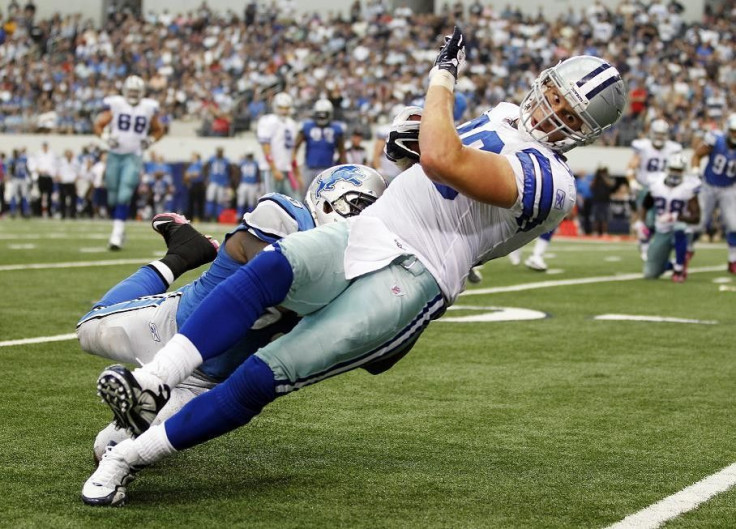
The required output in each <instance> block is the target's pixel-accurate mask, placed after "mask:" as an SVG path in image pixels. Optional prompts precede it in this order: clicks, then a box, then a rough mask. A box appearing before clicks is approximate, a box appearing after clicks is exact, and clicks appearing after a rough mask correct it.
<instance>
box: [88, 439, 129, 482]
mask: <svg viewBox="0 0 736 529" xmlns="http://www.w3.org/2000/svg"><path fill="white" fill-rule="evenodd" d="M114 448H115V447H113V446H107V447H105V453H104V454H102V459H101V460H100V466H98V467H97V470H96V471H95V476H94V481H93V483H94V484H95V485H100V486H110V484H111V483H114V484H118V485H122V483H123V480H124V479H125V477H126V476H127V475H128V474H130V473H131V471H132V469H131V467H130V466H129V465H128V463H126V462H125V459H123V457H122V456H120V455H118V454H116V453H113V449H114Z"/></svg>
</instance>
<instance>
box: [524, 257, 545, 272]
mask: <svg viewBox="0 0 736 529" xmlns="http://www.w3.org/2000/svg"><path fill="white" fill-rule="evenodd" d="M524 264H525V265H526V266H527V268H531V269H532V270H536V271H537V272H546V271H547V263H545V262H544V259H542V258H541V257H538V256H536V255H530V256H529V257H527V259H526V261H524Z"/></svg>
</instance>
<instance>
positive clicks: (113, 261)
mask: <svg viewBox="0 0 736 529" xmlns="http://www.w3.org/2000/svg"><path fill="white" fill-rule="evenodd" d="M145 262H146V259H145V258H141V259H111V260H108V261H75V262H73V263H37V264H17V265H3V266H0V272H11V271H13V270H44V269H47V268H84V267H86V266H115V265H126V264H140V263H145Z"/></svg>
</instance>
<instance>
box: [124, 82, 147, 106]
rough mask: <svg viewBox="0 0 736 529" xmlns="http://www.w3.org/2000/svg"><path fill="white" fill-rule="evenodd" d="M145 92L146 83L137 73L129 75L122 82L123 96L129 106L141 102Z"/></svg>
mask: <svg viewBox="0 0 736 529" xmlns="http://www.w3.org/2000/svg"><path fill="white" fill-rule="evenodd" d="M145 92H146V83H145V82H144V81H143V79H141V78H140V77H138V76H137V75H131V76H129V77H127V78H126V79H125V82H124V83H123V97H124V98H125V100H126V101H127V102H128V104H129V105H130V106H133V107H134V106H136V105H137V104H138V103H140V102H141V99H143V96H144V95H145Z"/></svg>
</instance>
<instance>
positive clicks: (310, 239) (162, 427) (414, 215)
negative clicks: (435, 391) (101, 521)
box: [82, 28, 626, 505]
mask: <svg viewBox="0 0 736 529" xmlns="http://www.w3.org/2000/svg"><path fill="white" fill-rule="evenodd" d="M464 59H465V46H464V42H463V36H462V33H461V32H460V31H459V30H458V29H457V28H456V29H455V31H454V32H453V35H452V36H451V37H449V38H447V40H446V43H445V45H444V46H443V48H442V49H441V51H440V53H439V55H438V57H437V60H436V61H435V66H434V68H432V70H431V72H430V77H429V87H428V89H427V97H426V102H425V107H424V117H423V118H422V122H421V126H420V133H419V147H420V153H421V158H420V162H419V164H415V165H413V166H412V167H411V168H409V169H408V170H406V171H404V172H403V173H401V174H400V175H399V176H398V177H396V179H394V181H393V182H392V183H391V184H390V185H389V187H388V189H387V190H386V192H385V193H384V194H383V196H382V197H381V198H379V199H378V200H377V201H376V202H375V203H374V204H373V205H371V206H369V207H368V208H366V209H365V211H364V212H363V213H362V214H361V215H359V216H357V217H353V218H351V219H349V220H348V221H347V222H338V223H333V224H329V225H325V226H320V227H318V228H316V229H314V230H310V231H306V232H302V233H295V234H292V235H289V236H288V237H285V238H284V239H282V240H281V241H280V242H278V243H276V244H274V245H272V246H271V247H269V248H267V249H266V250H264V251H263V252H261V253H260V254H259V255H258V256H257V257H256V258H254V259H253V260H251V261H250V262H249V263H248V264H247V265H245V266H243V267H242V268H240V269H239V270H238V271H237V272H236V273H235V274H233V275H232V276H230V277H229V278H228V279H226V280H225V281H223V282H222V283H221V284H220V285H219V286H218V287H217V288H216V289H215V290H213V291H212V292H211V293H210V295H209V296H207V298H205V299H204V300H203V301H202V303H201V304H200V305H199V306H198V307H197V309H195V311H194V313H192V315H191V316H190V317H189V319H188V320H187V321H186V322H185V323H184V325H183V326H182V327H181V328H180V329H179V332H178V334H177V335H175V336H174V337H173V338H172V339H171V341H169V343H168V344H167V345H166V346H164V347H163V348H162V349H161V350H160V351H159V352H158V353H157V354H156V356H155V357H154V359H153V361H152V362H151V363H149V364H147V365H145V366H143V367H141V368H138V369H136V370H135V371H133V372H131V371H128V370H127V369H125V368H124V367H123V366H112V367H110V368H108V369H107V370H105V371H103V373H102V374H101V375H100V378H99V379H98V384H99V388H100V391H101V393H103V394H106V395H110V396H111V398H110V399H108V400H107V403H108V405H109V406H110V407H111V408H112V409H113V411H114V413H115V414H116V416H119V417H122V418H123V419H124V420H125V422H126V425H127V426H128V427H130V428H134V427H136V426H138V427H139V426H141V425H143V424H144V423H146V422H149V423H150V419H151V418H152V417H154V416H155V415H156V413H157V410H158V408H159V407H160V406H162V405H163V403H165V402H166V396H167V393H168V388H170V387H173V386H176V384H178V383H179V382H180V381H181V380H183V377H186V376H188V375H189V374H190V373H191V372H192V371H193V370H194V369H195V368H196V367H197V366H198V365H200V364H201V363H202V362H203V361H204V360H206V359H208V358H213V357H216V356H218V355H219V354H221V353H222V352H224V351H225V350H226V349H227V348H228V347H230V345H231V344H233V343H235V342H237V340H239V339H240V337H241V336H242V334H243V331H244V330H245V329H248V328H249V327H250V326H251V325H252V324H253V322H254V321H255V320H256V319H257V318H258V317H259V316H260V315H261V314H262V313H263V311H264V310H265V309H266V308H267V307H271V306H275V305H281V306H284V307H286V308H289V309H290V310H293V311H294V312H296V313H297V314H300V315H302V316H303V317H302V319H301V321H300V322H299V323H298V324H297V326H296V327H294V329H293V330H292V331H291V332H290V333H288V334H286V335H284V336H282V337H280V338H278V339H276V340H274V341H273V342H271V343H269V344H268V345H266V346H265V347H263V348H262V349H260V350H259V351H258V352H257V353H256V354H254V355H252V356H251V357H250V358H249V359H248V360H246V361H245V363H243V364H242V365H241V366H240V367H239V368H238V369H237V370H236V371H235V372H234V373H233V374H232V375H231V376H230V377H229V378H228V379H227V380H226V381H225V382H223V383H222V384H220V385H219V386H217V387H216V388H215V389H214V390H212V391H210V392H208V393H205V394H204V395H201V396H199V397H197V398H195V399H193V400H192V401H190V402H189V403H188V404H187V405H186V406H185V407H184V408H183V409H182V410H181V411H180V412H179V413H177V414H176V415H174V416H173V417H170V418H169V419H167V420H166V421H164V422H163V423H162V424H159V425H155V426H153V427H150V428H148V429H146V430H145V431H144V432H143V433H142V434H141V435H139V436H138V437H137V438H136V439H135V440H129V441H124V442H122V443H120V444H118V445H116V446H115V447H113V448H112V449H111V450H109V451H108V452H107V453H106V454H105V456H104V457H103V459H102V461H101V462H100V466H99V467H98V469H97V471H95V473H93V474H92V476H91V477H90V478H89V479H88V480H87V482H86V483H85V485H84V487H83V490H82V497H83V501H84V502H85V503H88V504H94V505H113V504H116V503H120V502H121V501H124V499H125V496H126V484H127V483H128V482H129V481H130V480H131V478H132V475H133V474H134V473H135V472H136V471H138V470H139V469H140V468H141V467H143V466H146V465H149V464H152V463H153V462H155V461H158V460H160V459H162V458H163V457H165V456H167V455H169V454H172V453H174V452H176V451H178V450H183V449H185V448H189V447H192V446H194V445H196V444H199V443H202V442H204V441H206V440H208V439H212V438H214V437H217V436H219V435H222V434H223V433H225V432H228V431H231V430H233V429H235V428H237V427H239V426H242V425H244V424H246V423H248V422H249V421H250V420H251V419H252V418H253V417H254V416H256V415H257V414H258V413H260V411H261V410H262V409H263V407H264V406H265V405H267V404H268V403H270V402H272V401H273V400H274V399H276V398H277V397H278V396H282V395H285V394H288V393H290V392H291V391H294V390H297V389H299V388H302V387H304V386H308V385H310V384H314V383H316V382H319V381H321V380H325V379H327V378H329V377H331V376H334V375H338V374H340V373H344V372H347V371H350V370H352V369H355V368H358V367H363V368H365V369H367V370H368V371H370V372H371V373H374V374H378V373H381V372H382V371H385V370H386V369H389V368H390V367H391V366H392V365H393V364H395V363H396V362H397V361H398V360H399V359H400V358H402V357H403V356H404V355H405V354H407V353H408V352H409V350H410V349H411V348H412V346H413V345H414V344H415V343H416V341H417V340H418V338H419V336H420V334H421V333H422V332H423V330H424V329H425V328H426V326H427V325H428V324H429V322H430V321H431V320H433V319H436V318H438V317H440V316H441V315H442V313H443V312H444V311H445V309H446V308H447V307H448V306H449V305H451V304H452V303H453V302H454V301H455V299H456V298H457V296H458V294H459V293H460V292H461V291H462V290H463V288H464V286H465V279H466V278H467V275H468V271H469V270H470V268H471V266H472V265H473V264H475V263H483V262H485V261H488V260H490V259H495V258H498V257H501V256H504V255H506V254H507V253H508V252H510V251H511V250H513V249H515V248H518V247H520V246H521V245H523V244H525V243H526V242H528V241H530V240H532V239H534V238H535V237H537V236H539V235H541V234H542V233H545V232H548V231H550V230H551V229H552V228H553V227H554V226H556V225H557V224H559V222H560V221H562V219H563V218H564V217H565V215H566V214H567V213H568V212H569V211H570V210H571V209H572V207H573V205H574V204H575V182H574V178H573V175H572V172H571V171H570V169H569V168H568V166H567V164H566V163H565V158H564V155H563V153H564V152H565V151H567V150H569V149H572V148H573V147H575V146H577V145H585V144H588V143H591V142H592V141H594V140H595V139H596V138H597V137H598V136H599V135H600V134H601V133H602V132H603V131H604V130H606V129H608V128H609V127H611V126H612V125H613V124H614V123H615V122H616V121H617V120H618V118H619V117H620V116H621V114H622V112H623V109H624V108H625V106H626V95H625V94H626V90H625V86H624V82H623V80H622V79H621V76H620V74H619V73H618V71H617V70H616V68H614V67H613V66H612V65H610V64H609V63H607V62H605V61H603V60H601V59H599V58H597V57H592V56H580V57H572V58H570V59H568V60H566V61H564V62H561V63H560V64H558V65H556V66H554V67H552V68H549V69H547V70H544V71H543V72H542V73H541V74H540V76H539V77H538V78H537V80H536V81H535V82H534V85H533V87H532V90H531V91H530V92H529V94H528V95H527V97H526V98H525V99H524V100H523V101H522V104H521V106H520V107H519V106H516V105H513V104H511V103H503V104H500V105H498V106H497V107H495V108H493V109H491V110H489V111H487V112H486V113H484V114H482V115H481V116H479V117H478V118H476V119H474V120H472V121H470V122H468V123H466V124H465V125H463V126H461V127H459V128H458V129H456V128H455V124H454V122H453V103H454V88H455V82H456V79H457V75H458V70H459V69H460V68H461V66H462V64H463V63H464ZM345 178H349V175H348V174H345V175H342V174H335V182H334V183H330V184H329V185H327V186H326V187H329V186H330V185H334V184H337V183H338V182H339V181H340V180H341V179H345ZM235 293H237V294H235Z"/></svg>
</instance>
